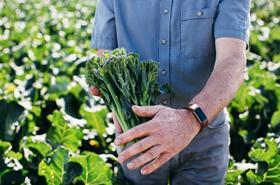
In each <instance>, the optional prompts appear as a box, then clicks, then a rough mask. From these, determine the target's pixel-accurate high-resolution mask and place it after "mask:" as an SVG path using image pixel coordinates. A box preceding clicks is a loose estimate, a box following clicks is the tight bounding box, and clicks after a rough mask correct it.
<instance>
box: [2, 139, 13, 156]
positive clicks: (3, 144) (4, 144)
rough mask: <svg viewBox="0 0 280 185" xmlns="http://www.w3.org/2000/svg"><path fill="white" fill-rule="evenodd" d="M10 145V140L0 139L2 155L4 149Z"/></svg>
mask: <svg viewBox="0 0 280 185" xmlns="http://www.w3.org/2000/svg"><path fill="white" fill-rule="evenodd" d="M11 147H12V145H11V143H10V142H7V141H1V140H0V154H1V155H2V154H3V153H4V152H5V151H6V150H8V149H10V148H11Z"/></svg>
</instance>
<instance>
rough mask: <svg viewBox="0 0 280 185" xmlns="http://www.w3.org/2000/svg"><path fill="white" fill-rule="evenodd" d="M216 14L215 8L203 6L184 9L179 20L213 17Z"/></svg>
mask: <svg viewBox="0 0 280 185" xmlns="http://www.w3.org/2000/svg"><path fill="white" fill-rule="evenodd" d="M215 15H216V9H215V8H204V9H197V10H186V11H184V12H182V13H181V20H182V21H183V20H190V19H204V18H213V17H215Z"/></svg>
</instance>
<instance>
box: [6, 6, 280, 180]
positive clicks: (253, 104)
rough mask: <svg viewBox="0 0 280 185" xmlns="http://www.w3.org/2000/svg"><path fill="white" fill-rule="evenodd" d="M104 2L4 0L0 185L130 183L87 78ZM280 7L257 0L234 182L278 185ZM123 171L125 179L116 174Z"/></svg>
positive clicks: (236, 109)
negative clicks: (99, 5) (99, 7)
mask: <svg viewBox="0 0 280 185" xmlns="http://www.w3.org/2000/svg"><path fill="white" fill-rule="evenodd" d="M95 6H96V1H90V0H83V1H81V0H67V1H62V0H59V1H54V0H44V1H40V0H0V87H1V88H0V112H1V116H0V118H1V119H0V153H1V158H0V184H5V185H8V184H106V185H107V184H125V182H124V180H123V178H121V174H120V173H119V171H118V165H117V162H116V157H115V156H116V153H115V148H114V146H113V144H112V141H113V138H114V127H113V124H112V120H111V115H110V113H109V112H108V110H107V109H106V107H105V106H104V104H103V102H102V100H100V99H98V98H94V97H91V96H90V95H89V94H88V87H87V85H86V83H85V78H84V75H83V74H84V65H85V61H86V59H87V56H90V55H92V54H93V51H92V50H91V49H90V35H91V31H92V21H93V19H94V12H95ZM279 7H280V1H279V0H252V10H251V12H252V14H251V21H252V27H251V39H250V51H248V73H247V75H246V80H245V82H244V84H243V85H242V87H241V88H240V90H239V91H238V94H237V96H236V98H235V99H234V100H233V101H232V103H231V105H230V106H229V111H230V115H231V120H232V122H231V131H230V133H231V146H230V151H231V160H230V165H229V169H228V174H227V177H226V183H227V184H280V154H279V150H280V136H279V135H280V85H279V81H280V79H279V73H280V27H279V21H280V18H279V15H280V8H279ZM117 174H118V175H117Z"/></svg>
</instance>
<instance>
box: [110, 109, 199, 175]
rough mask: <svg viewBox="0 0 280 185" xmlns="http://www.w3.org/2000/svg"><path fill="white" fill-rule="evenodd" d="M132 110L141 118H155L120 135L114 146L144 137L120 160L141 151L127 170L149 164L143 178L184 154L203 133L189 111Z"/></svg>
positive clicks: (144, 169) (121, 155) (143, 169)
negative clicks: (182, 152) (193, 140)
mask: <svg viewBox="0 0 280 185" xmlns="http://www.w3.org/2000/svg"><path fill="white" fill-rule="evenodd" d="M132 109H133V111H134V113H135V114H137V115H138V116H140V117H153V119H151V120H150V121H148V122H146V123H143V124H141V125H138V126H136V127H134V128H132V129H130V130H128V131H127V132H125V133H123V134H121V135H119V136H118V137H117V138H116V140H115V144H116V145H122V144H125V143H127V142H130V141H133V140H134V139H137V138H141V139H140V140H139V141H138V142H136V143H135V144H133V145H132V146H130V147H129V148H127V149H125V150H124V151H123V152H121V153H120V154H119V156H118V160H119V161H120V163H123V162H125V161H126V160H128V159H129V158H130V157H132V156H134V155H137V154H140V153H141V152H142V154H141V155H140V156H138V157H137V158H135V159H133V160H131V161H130V162H129V163H128V164H127V167H128V169H130V170H134V169H136V168H139V167H142V166H143V165H145V164H146V165H145V166H144V167H143V168H142V169H141V173H142V174H143V175H146V174H150V173H152V172H153V171H155V170H156V169H158V168H159V167H161V166H162V165H163V164H165V163H166V162H167V161H168V160H169V159H171V158H172V157H173V156H174V155H176V154H177V153H179V152H180V151H182V150H183V149H184V148H185V147H186V146H188V145H189V144H190V142H191V141H192V139H193V138H194V137H195V136H196V135H197V133H198V132H199V130H200V124H199V123H198V121H197V120H196V118H195V117H194V116H193V114H192V113H191V112H190V111H188V110H186V109H173V108H169V107H165V106H161V105H157V106H142V107H140V106H133V107H132ZM148 162H149V163H148ZM147 163H148V164H147Z"/></svg>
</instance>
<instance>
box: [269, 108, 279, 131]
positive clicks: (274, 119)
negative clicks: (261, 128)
mask: <svg viewBox="0 0 280 185" xmlns="http://www.w3.org/2000/svg"><path fill="white" fill-rule="evenodd" d="M278 125H280V110H278V111H276V112H274V113H273V115H272V118H271V126H272V127H273V128H275V127H276V126H278Z"/></svg>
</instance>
